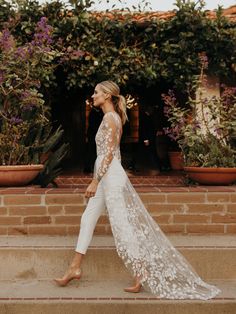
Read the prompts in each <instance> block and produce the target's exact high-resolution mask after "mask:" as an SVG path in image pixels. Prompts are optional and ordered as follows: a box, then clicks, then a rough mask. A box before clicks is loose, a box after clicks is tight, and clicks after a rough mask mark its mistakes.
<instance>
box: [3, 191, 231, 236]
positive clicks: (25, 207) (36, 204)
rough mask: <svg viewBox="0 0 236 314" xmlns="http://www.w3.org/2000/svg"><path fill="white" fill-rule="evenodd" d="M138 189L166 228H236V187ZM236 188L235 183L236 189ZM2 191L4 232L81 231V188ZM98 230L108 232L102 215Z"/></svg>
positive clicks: (198, 230)
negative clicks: (186, 189) (192, 189)
mask: <svg viewBox="0 0 236 314" xmlns="http://www.w3.org/2000/svg"><path fill="white" fill-rule="evenodd" d="M159 190H160V191H159V192H152V191H151V189H150V192H139V195H140V196H141V198H142V200H143V201H144V204H145V206H146V207H147V209H148V211H149V212H150V214H151V215H152V217H153V218H154V219H155V220H156V221H157V222H158V224H159V225H160V227H161V228H162V230H163V231H164V232H167V233H182V234H191V233H195V234H196V233H199V234H206V233H214V234H223V233H225V234H227V233H228V234H229V233H236V192H235V191H234V189H233V188H232V190H230V188H229V189H228V191H224V190H223V189H222V190H221V189H219V190H218V191H213V192H212V191H204V190H202V189H201V188H195V189H194V191H191V189H190V190H189V191H186V192H183V189H182V188H174V189H172V191H171V189H165V188H163V189H159ZM235 190H236V188H235ZM1 192H2V194H1V196H0V234H3V235H7V234H8V235H15V234H48V235H67V234H77V233H78V232H79V224H80V218H81V215H82V213H83V210H84V208H85V206H86V200H85V198H84V195H83V193H77V192H76V189H75V190H72V189H71V190H70V189H6V190H1ZM95 233H96V234H110V233H111V229H110V224H109V220H108V217H106V216H101V217H100V219H99V221H98V224H97V227H96V230H95Z"/></svg>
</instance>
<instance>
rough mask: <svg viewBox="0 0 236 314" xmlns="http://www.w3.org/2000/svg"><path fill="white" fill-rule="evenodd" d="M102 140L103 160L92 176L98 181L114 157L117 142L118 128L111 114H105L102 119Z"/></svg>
mask: <svg viewBox="0 0 236 314" xmlns="http://www.w3.org/2000/svg"><path fill="white" fill-rule="evenodd" d="M103 128H104V130H103V134H104V136H103V139H102V141H103V142H102V143H101V146H102V148H103V149H102V151H103V155H104V157H103V159H102V162H101V164H100V166H99V167H98V169H97V170H96V172H95V174H94V176H95V178H96V179H97V180H98V181H100V180H101V179H102V177H103V176H104V174H105V173H106V172H107V170H108V168H109V165H110V163H111V162H112V159H113V157H114V155H115V151H116V147H117V141H118V137H117V134H118V126H117V123H116V121H115V119H114V116H113V114H111V113H106V114H105V116H104V118H103Z"/></svg>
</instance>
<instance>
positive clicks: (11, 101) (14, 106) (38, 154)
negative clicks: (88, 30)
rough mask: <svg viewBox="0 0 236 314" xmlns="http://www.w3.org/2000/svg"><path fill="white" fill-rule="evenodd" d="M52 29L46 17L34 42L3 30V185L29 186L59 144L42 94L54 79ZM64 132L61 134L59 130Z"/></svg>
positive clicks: (0, 44) (0, 97)
mask: <svg viewBox="0 0 236 314" xmlns="http://www.w3.org/2000/svg"><path fill="white" fill-rule="evenodd" d="M51 34H52V27H51V26H49V25H48V24H47V20H46V18H44V17H42V18H41V20H40V21H39V22H38V23H37V26H36V30H35V33H34V35H33V37H32V40H31V41H30V42H27V43H25V44H22V43H21V44H20V45H19V44H18V42H17V40H16V39H15V38H14V37H13V36H12V34H11V33H10V31H9V30H8V29H4V30H2V31H1V32H0V151H1V155H0V185H1V186H3V185H4V186H11V185H25V184H27V183H29V182H30V181H32V180H33V179H34V178H35V177H36V176H37V174H38V173H39V172H40V171H42V169H43V168H44V165H43V164H42V163H41V160H42V158H43V154H45V153H47V151H50V150H51V149H52V148H53V147H55V145H56V144H57V143H58V140H59V138H60V137H61V135H62V132H61V130H57V131H56V132H54V134H53V135H52V136H51V133H52V132H51V131H52V127H51V125H50V121H49V107H48V106H46V105H45V103H44V99H43V95H42V94H41V93H40V87H41V82H43V81H44V82H48V81H50V78H51V75H52V73H53V67H54V65H53V62H52V61H53V60H54V58H55V57H56V56H57V55H58V54H57V52H56V51H55V50H53V49H52V47H51V43H52V38H51ZM59 131H60V132H59Z"/></svg>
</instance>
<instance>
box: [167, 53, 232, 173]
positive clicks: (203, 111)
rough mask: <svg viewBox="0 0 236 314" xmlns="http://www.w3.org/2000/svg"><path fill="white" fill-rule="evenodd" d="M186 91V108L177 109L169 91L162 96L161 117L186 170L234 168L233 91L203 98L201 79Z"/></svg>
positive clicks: (203, 60) (203, 83) (177, 105)
mask: <svg viewBox="0 0 236 314" xmlns="http://www.w3.org/2000/svg"><path fill="white" fill-rule="evenodd" d="M202 62H203V63H202V71H201V75H199V76H198V77H196V78H195V79H194V81H193V88H194V94H195V92H196V91H197V97H196V96H194V97H193V96H192V94H193V92H192V91H189V98H188V102H187V105H188V108H186V107H181V106H180V105H179V103H178V101H177V99H176V97H175V95H174V93H173V92H172V91H169V93H168V95H163V100H164V102H165V106H166V107H165V114H166V116H167V118H168V121H169V122H170V128H166V133H167V134H168V135H169V136H170V137H171V138H172V139H173V140H175V141H177V143H178V145H179V147H180V148H181V150H182V153H183V156H184V160H185V165H186V166H199V167H236V146H235V138H236V88H227V87H225V86H222V88H223V91H222V93H221V96H218V97H217V96H208V95H207V96H206V91H205V86H206V84H207V82H206V79H205V76H204V75H203V70H204V67H205V66H206V64H207V62H206V57H204V59H202Z"/></svg>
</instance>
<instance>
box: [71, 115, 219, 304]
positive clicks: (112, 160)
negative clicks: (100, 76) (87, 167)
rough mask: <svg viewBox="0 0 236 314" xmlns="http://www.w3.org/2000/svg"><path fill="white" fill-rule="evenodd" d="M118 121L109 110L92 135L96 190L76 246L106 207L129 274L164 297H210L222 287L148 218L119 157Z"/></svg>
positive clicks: (81, 247)
mask: <svg viewBox="0 0 236 314" xmlns="http://www.w3.org/2000/svg"><path fill="white" fill-rule="evenodd" d="M121 134H122V123H121V119H120V116H119V115H118V114H117V113H116V112H107V113H106V114H105V115H104V117H103V120H102V122H101V124H100V127H99V129H98V132H97V135H96V144H97V159H96V162H95V169H94V176H95V177H96V178H97V179H98V180H99V184H98V188H97V192H96V194H95V196H94V197H91V198H90V199H89V202H88V205H87V207H86V210H85V211H84V214H83V216H82V219H81V228H80V235H79V238H78V243H77V247H76V251H77V252H79V253H82V254H85V253H86V251H87V248H88V246H89V243H90V241H91V239H92V235H93V231H94V228H95V225H96V222H97V220H98V218H99V216H100V215H101V214H102V212H103V211H104V208H105V207H106V208H107V212H108V216H109V219H110V224H111V228H112V233H113V236H114V239H115V245H116V250H117V252H118V255H119V256H120V257H121V258H122V260H123V262H124V264H125V266H126V267H127V268H128V269H129V271H130V272H131V273H132V275H133V276H134V277H135V276H138V277H140V278H141V280H140V281H141V283H142V285H143V286H144V287H145V288H146V289H147V290H148V291H150V292H151V293H153V294H155V295H156V296H158V297H160V298H165V299H201V300H207V299H211V298H214V297H215V296H216V295H217V294H218V293H220V292H221V291H220V290H219V289H218V288H217V287H215V286H212V285H209V284H207V283H205V282H204V281H202V279H201V278H200V277H199V276H198V275H197V273H196V272H195V271H194V269H193V268H192V267H191V265H190V264H189V263H188V262H187V260H186V259H185V258H184V257H183V256H182V255H181V254H180V253H179V252H178V251H177V250H176V249H175V248H174V246H173V245H172V244H171V242H170V241H169V240H168V239H167V237H166V236H165V235H164V233H163V232H162V231H161V229H160V228H159V226H158V224H157V223H156V222H155V221H154V220H153V219H152V217H151V216H150V215H149V213H148V211H147V210H146V208H145V206H144V205H143V203H142V201H141V199H140V198H139V196H138V194H137V193H136V191H135V190H134V188H133V186H132V184H131V183H130V181H129V179H128V177H127V175H126V173H125V171H124V169H123V167H122V165H121V162H120V138H121Z"/></svg>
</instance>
